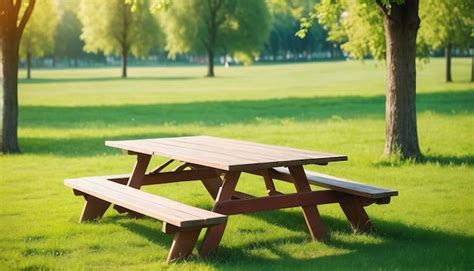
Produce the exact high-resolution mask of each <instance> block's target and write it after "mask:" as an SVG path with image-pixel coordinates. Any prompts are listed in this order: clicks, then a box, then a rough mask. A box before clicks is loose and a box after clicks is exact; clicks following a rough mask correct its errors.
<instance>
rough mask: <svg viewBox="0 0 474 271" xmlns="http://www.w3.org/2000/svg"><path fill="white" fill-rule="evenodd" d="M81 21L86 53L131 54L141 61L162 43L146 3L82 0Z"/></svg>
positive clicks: (143, 0) (145, 0)
mask: <svg viewBox="0 0 474 271" xmlns="http://www.w3.org/2000/svg"><path fill="white" fill-rule="evenodd" d="M79 19H80V20H81V23H82V25H83V30H82V31H83V32H82V35H81V38H82V39H83V40H84V42H85V46H84V49H85V51H87V52H92V53H97V52H99V51H102V52H104V53H105V54H123V53H124V52H127V53H128V52H130V53H131V54H133V55H135V56H138V57H140V56H146V55H147V54H148V52H149V51H150V49H151V48H152V47H153V46H157V45H158V44H159V43H160V30H159V27H158V23H157V21H156V20H155V18H154V16H153V15H152V14H151V12H150V6H149V1H147V0H137V1H135V2H134V3H131V2H130V1H127V0H108V1H95V0H82V1H81V4H80V8H79Z"/></svg>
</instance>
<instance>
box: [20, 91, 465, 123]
mask: <svg viewBox="0 0 474 271" xmlns="http://www.w3.org/2000/svg"><path fill="white" fill-rule="evenodd" d="M473 100H474V91H472V90H466V91H457V92H449V91H446V92H436V93H421V94H418V95H417V111H418V112H419V113H423V112H432V113H437V114H448V115H451V114H457V113H468V112H472V111H473V110H474V107H473V106H472V101H473ZM341 108H343V109H344V110H341ZM384 112H385V96H384V95H379V96H371V97H362V96H342V97H339V96H334V97H305V98H297V97H289V98H284V99H267V100H238V101H205V102H193V103H171V104H137V105H133V104H128V105H109V106H78V107H68V106H36V105H25V106H21V115H20V118H21V119H20V123H21V126H22V127H45V126H46V127H51V128H73V127H110V126H121V127H130V126H137V125H142V126H143V125H164V124H171V125H181V124H203V125H208V126H219V125H223V124H242V123H243V124H249V123H258V122H259V121H262V120H265V121H273V122H278V123H279V122H281V121H282V120H288V119H290V120H293V121H308V120H329V119H333V120H340V119H371V118H372V119H380V120H383V119H384ZM72 119H73V120H74V121H71V120H72Z"/></svg>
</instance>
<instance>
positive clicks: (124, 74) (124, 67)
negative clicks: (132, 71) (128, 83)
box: [122, 49, 128, 78]
mask: <svg viewBox="0 0 474 271" xmlns="http://www.w3.org/2000/svg"><path fill="white" fill-rule="evenodd" d="M127 62H128V52H127V49H123V51H122V78H127Z"/></svg>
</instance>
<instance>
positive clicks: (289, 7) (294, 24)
mask: <svg viewBox="0 0 474 271" xmlns="http://www.w3.org/2000/svg"><path fill="white" fill-rule="evenodd" d="M317 2H319V1H317V0H287V1H282V0H268V1H267V4H268V7H269V10H270V14H271V17H272V20H271V21H272V24H271V32H270V37H269V39H268V40H267V42H266V44H265V49H266V52H267V53H268V54H270V55H272V58H273V59H274V60H276V59H282V58H283V59H288V57H290V58H298V57H299V55H303V57H306V58H308V57H310V56H311V54H312V53H313V52H315V51H322V50H325V51H330V52H331V54H333V53H334V52H333V48H334V44H332V43H331V42H328V41H327V40H326V38H327V31H326V30H324V29H323V28H322V27H321V25H319V23H318V22H317V21H315V22H314V24H313V26H312V27H311V29H310V30H309V31H308V32H307V33H306V38H305V39H299V38H297V37H295V32H296V31H297V30H298V29H299V19H300V18H301V17H302V16H304V14H307V13H308V12H310V10H311V9H312V7H313V6H314V4H316V3H317ZM336 47H337V46H336Z"/></svg>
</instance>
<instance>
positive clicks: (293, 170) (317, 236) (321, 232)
mask: <svg viewBox="0 0 474 271" xmlns="http://www.w3.org/2000/svg"><path fill="white" fill-rule="evenodd" d="M289 170H290V174H291V177H293V182H294V184H295V187H296V191H297V192H298V193H304V192H309V191H311V188H310V186H309V183H308V180H307V179H306V175H305V172H304V169H303V166H294V167H290V168H289ZM302 208H303V214H304V219H305V221H306V225H307V226H308V230H309V233H310V234H311V237H312V238H313V240H319V241H322V240H324V239H325V238H326V231H325V229H324V224H323V221H322V220H321V216H320V215H319V211H318V208H317V207H316V205H312V206H311V205H307V206H303V207H302Z"/></svg>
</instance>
